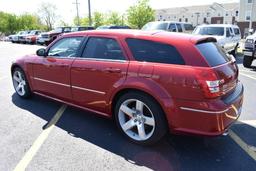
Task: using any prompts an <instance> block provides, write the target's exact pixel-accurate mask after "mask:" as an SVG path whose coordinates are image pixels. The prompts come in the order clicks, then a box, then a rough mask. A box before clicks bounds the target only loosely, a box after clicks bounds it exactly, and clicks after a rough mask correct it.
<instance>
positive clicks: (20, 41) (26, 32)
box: [18, 30, 30, 43]
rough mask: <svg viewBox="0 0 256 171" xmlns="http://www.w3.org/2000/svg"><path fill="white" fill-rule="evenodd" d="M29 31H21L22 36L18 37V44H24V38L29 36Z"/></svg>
mask: <svg viewBox="0 0 256 171" xmlns="http://www.w3.org/2000/svg"><path fill="white" fill-rule="evenodd" d="M29 33H30V30H27V31H23V33H22V34H20V35H19V36H18V43H26V37H27V35H29Z"/></svg>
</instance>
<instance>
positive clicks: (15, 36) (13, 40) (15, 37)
mask: <svg viewBox="0 0 256 171" xmlns="http://www.w3.org/2000/svg"><path fill="white" fill-rule="evenodd" d="M23 34H24V31H19V32H18V33H17V34H15V35H13V36H12V43H19V36H20V35H23Z"/></svg>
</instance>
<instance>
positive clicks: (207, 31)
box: [194, 27, 224, 36]
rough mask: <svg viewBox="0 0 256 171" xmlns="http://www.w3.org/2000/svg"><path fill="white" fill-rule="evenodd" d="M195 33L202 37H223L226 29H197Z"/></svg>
mask: <svg viewBox="0 0 256 171" xmlns="http://www.w3.org/2000/svg"><path fill="white" fill-rule="evenodd" d="M194 33H195V34H200V35H216V36H223V35H224V27H197V28H196V30H195V32H194Z"/></svg>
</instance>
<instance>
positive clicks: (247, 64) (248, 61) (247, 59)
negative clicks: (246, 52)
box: [243, 56, 253, 68]
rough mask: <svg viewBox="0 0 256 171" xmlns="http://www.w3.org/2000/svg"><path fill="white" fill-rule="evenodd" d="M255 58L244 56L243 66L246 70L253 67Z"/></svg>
mask: <svg viewBox="0 0 256 171" xmlns="http://www.w3.org/2000/svg"><path fill="white" fill-rule="evenodd" d="M252 61H253V58H252V57H251V56H244V60H243V65H244V67H246V68H250V67H251V65H252Z"/></svg>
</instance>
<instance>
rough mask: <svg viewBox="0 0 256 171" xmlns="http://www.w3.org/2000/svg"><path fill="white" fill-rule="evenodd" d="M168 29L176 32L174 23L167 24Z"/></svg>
mask: <svg viewBox="0 0 256 171" xmlns="http://www.w3.org/2000/svg"><path fill="white" fill-rule="evenodd" d="M168 30H169V31H171V32H177V29H176V24H174V23H171V24H170V25H169V28H168Z"/></svg>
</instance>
